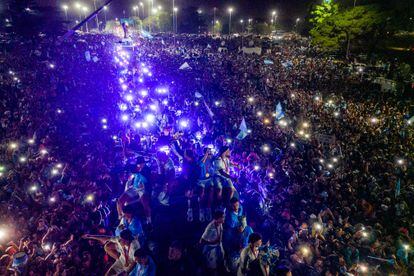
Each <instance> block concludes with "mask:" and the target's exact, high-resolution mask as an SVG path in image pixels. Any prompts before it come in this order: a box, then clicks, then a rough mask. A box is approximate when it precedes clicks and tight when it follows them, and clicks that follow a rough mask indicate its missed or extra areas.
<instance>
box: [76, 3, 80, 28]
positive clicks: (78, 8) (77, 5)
mask: <svg viewBox="0 0 414 276" xmlns="http://www.w3.org/2000/svg"><path fill="white" fill-rule="evenodd" d="M75 9H77V10H78V12H79V22H81V21H82V5H81V4H80V3H79V2H75ZM81 28H82V27H81Z"/></svg>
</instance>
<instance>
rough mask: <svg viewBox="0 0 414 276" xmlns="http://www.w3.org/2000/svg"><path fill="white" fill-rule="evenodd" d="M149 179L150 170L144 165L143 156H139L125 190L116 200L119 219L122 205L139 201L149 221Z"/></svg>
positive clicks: (121, 213) (121, 214)
mask: <svg viewBox="0 0 414 276" xmlns="http://www.w3.org/2000/svg"><path fill="white" fill-rule="evenodd" d="M150 179H151V170H150V168H149V167H148V166H146V162H145V159H144V157H142V156H139V157H138V158H137V161H136V166H135V172H134V173H133V174H132V175H131V177H130V178H129V180H128V181H127V183H126V185H125V192H124V193H123V194H122V195H121V196H120V197H119V199H118V202H117V210H118V216H119V219H121V218H122V216H123V212H122V208H123V206H124V205H129V204H132V203H135V202H137V201H139V202H140V203H141V204H142V207H143V209H144V213H145V217H146V222H147V223H151V206H150Z"/></svg>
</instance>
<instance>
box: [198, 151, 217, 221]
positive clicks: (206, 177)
mask: <svg viewBox="0 0 414 276" xmlns="http://www.w3.org/2000/svg"><path fill="white" fill-rule="evenodd" d="M212 159H213V158H212V152H211V149H210V148H209V147H205V148H204V149H203V156H202V157H200V159H199V160H198V166H199V172H200V175H199V178H198V182H197V196H198V197H197V202H198V206H199V210H200V214H199V219H200V222H204V221H205V220H207V221H211V219H212V213H211V204H212V202H213V199H214V181H213V172H214V171H213V163H212Z"/></svg>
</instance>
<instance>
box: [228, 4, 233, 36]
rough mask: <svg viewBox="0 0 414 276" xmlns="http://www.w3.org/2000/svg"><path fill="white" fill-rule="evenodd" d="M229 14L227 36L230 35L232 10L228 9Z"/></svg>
mask: <svg viewBox="0 0 414 276" xmlns="http://www.w3.org/2000/svg"><path fill="white" fill-rule="evenodd" d="M228 12H229V35H231V14H232V13H233V8H231V7H230V8H229V9H228Z"/></svg>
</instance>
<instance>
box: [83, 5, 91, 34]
mask: <svg viewBox="0 0 414 276" xmlns="http://www.w3.org/2000/svg"><path fill="white" fill-rule="evenodd" d="M82 11H83V17H84V18H86V12H87V11H88V7H86V6H83V7H82ZM85 27H86V32H87V33H89V28H88V21H86V22H85Z"/></svg>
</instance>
